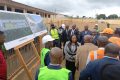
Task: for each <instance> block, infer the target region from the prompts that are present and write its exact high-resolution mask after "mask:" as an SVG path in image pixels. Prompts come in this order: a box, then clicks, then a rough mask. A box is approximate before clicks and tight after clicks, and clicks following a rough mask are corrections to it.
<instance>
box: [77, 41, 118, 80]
mask: <svg viewBox="0 0 120 80" xmlns="http://www.w3.org/2000/svg"><path fill="white" fill-rule="evenodd" d="M119 52H120V47H119V46H118V45H116V44H113V43H109V44H107V45H106V46H105V56H104V58H103V59H101V60H95V61H92V62H90V63H88V65H87V66H86V68H85V69H84V70H83V71H82V72H81V73H80V78H79V80H103V79H101V78H102V72H103V70H104V68H105V67H106V68H107V67H108V66H110V65H113V66H115V65H120V61H119V60H118V58H117V57H118V56H119ZM117 69H118V68H117ZM119 69H120V67H119ZM116 71H117V70H116ZM116 71H115V70H112V68H109V70H108V71H107V73H108V74H109V75H108V76H104V75H103V77H108V78H110V79H111V80H120V76H119V75H118V74H116V75H114V73H115V72H116ZM113 75H114V76H113ZM117 75H118V76H117ZM114 77H119V79H115V78H114ZM110 79H105V80H110Z"/></svg>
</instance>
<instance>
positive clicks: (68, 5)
mask: <svg viewBox="0 0 120 80" xmlns="http://www.w3.org/2000/svg"><path fill="white" fill-rule="evenodd" d="M14 1H17V2H20V3H24V4H27V5H30V6H34V7H37V8H41V9H45V10H48V11H53V12H55V11H56V12H58V13H63V14H67V15H73V16H76V15H79V16H89V17H95V15H96V14H100V13H103V14H106V15H109V14H118V15H119V14H120V6H119V4H118V3H119V2H120V0H14Z"/></svg>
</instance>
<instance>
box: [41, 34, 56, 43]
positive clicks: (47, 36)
mask: <svg viewBox="0 0 120 80" xmlns="http://www.w3.org/2000/svg"><path fill="white" fill-rule="evenodd" d="M53 40H55V39H53V38H52V37H51V36H50V35H45V36H44V37H43V38H42V43H43V44H45V43H47V42H49V41H53Z"/></svg>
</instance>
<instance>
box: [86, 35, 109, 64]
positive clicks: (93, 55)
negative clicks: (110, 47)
mask: <svg viewBox="0 0 120 80" xmlns="http://www.w3.org/2000/svg"><path fill="white" fill-rule="evenodd" d="M97 44H98V47H99V48H98V50H94V51H93V50H92V51H90V52H89V56H88V59H87V64H88V63H89V62H90V61H94V60H96V59H102V58H103V57H104V47H105V46H106V45H107V44H108V38H107V37H106V36H99V37H98V39H97Z"/></svg>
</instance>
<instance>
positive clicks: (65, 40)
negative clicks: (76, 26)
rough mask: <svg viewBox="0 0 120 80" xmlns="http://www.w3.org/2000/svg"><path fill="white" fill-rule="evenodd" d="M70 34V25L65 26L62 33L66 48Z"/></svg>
mask: <svg viewBox="0 0 120 80" xmlns="http://www.w3.org/2000/svg"><path fill="white" fill-rule="evenodd" d="M68 32H69V25H66V26H65V30H64V31H63V33H62V41H63V45H64V46H65V43H66V42H67V41H69V34H68Z"/></svg>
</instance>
